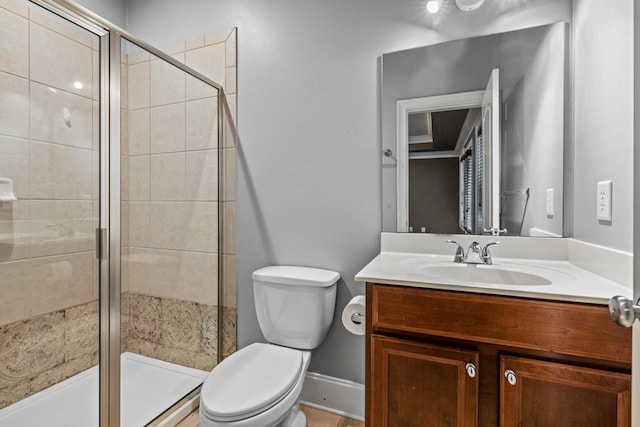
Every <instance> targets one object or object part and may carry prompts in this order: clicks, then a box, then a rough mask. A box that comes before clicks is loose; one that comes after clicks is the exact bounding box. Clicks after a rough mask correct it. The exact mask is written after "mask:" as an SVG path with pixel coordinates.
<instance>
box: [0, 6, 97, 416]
mask: <svg viewBox="0 0 640 427" xmlns="http://www.w3.org/2000/svg"><path fill="white" fill-rule="evenodd" d="M96 49H97V38H96V37H95V36H93V35H91V34H89V33H88V32H86V31H84V30H81V29H79V28H77V27H75V26H73V25H72V24H69V23H66V22H65V21H63V20H61V19H60V18H57V17H54V16H52V15H49V14H47V13H45V12H42V11H40V10H38V9H33V8H31V9H30V8H29V7H28V6H27V5H26V3H23V2H21V1H18V0H0V177H2V178H11V179H12V180H13V182H14V192H15V195H16V196H17V198H18V200H17V201H16V202H0V408H2V407H5V406H7V405H9V404H11V403H13V402H15V401H17V400H20V399H22V398H24V397H25V396H28V395H30V394H33V393H35V392H37V391H40V390H42V389H44V388H46V387H48V386H49V385H52V384H54V383H57V382H59V381H61V380H63V379H65V378H67V377H69V376H71V375H74V374H75V373H77V372H80V371H82V370H84V369H87V368H89V367H90V366H92V365H94V364H96V363H97V351H98V311H97V310H98V309H97V302H96V301H97V296H98V295H97V293H98V285H97V264H96V262H95V253H94V247H95V243H94V231H93V230H94V228H95V227H96V226H97V199H98V192H97V186H96V185H95V184H97V177H98V171H97V161H98V153H97V149H98V138H97V136H96V135H97V123H98V119H97V117H98V97H97V93H98V92H97V88H98V76H99V73H98V54H97V50H96ZM65 109H66V110H67V111H68V112H69V116H67V117H66V119H67V121H66V122H65V113H64V111H65Z"/></svg>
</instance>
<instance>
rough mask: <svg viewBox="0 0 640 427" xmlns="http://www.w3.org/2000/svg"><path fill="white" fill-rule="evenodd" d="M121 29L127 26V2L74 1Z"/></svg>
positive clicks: (112, 0)
mask: <svg viewBox="0 0 640 427" xmlns="http://www.w3.org/2000/svg"><path fill="white" fill-rule="evenodd" d="M74 1H75V2H76V3H77V4H79V5H80V6H84V7H86V8H87V9H89V10H90V11H92V12H94V13H97V14H98V15H100V16H101V17H103V18H105V19H106V20H108V21H110V22H112V23H114V24H116V25H117V26H119V27H121V28H125V29H126V26H127V0H74Z"/></svg>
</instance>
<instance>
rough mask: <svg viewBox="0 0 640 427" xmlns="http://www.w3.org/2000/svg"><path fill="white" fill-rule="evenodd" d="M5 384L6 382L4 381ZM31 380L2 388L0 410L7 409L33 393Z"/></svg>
mask: <svg viewBox="0 0 640 427" xmlns="http://www.w3.org/2000/svg"><path fill="white" fill-rule="evenodd" d="M3 383H4V381H3ZM30 390H31V383H30V381H29V380H24V381H20V382H17V383H12V384H11V385H8V386H7V387H5V388H0V409H2V408H6V407H7V406H9V405H11V404H12V403H15V402H18V401H20V400H22V399H24V398H25V397H27V396H29V394H30V393H31V391H30Z"/></svg>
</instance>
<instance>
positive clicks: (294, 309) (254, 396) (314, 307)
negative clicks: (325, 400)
mask: <svg viewBox="0 0 640 427" xmlns="http://www.w3.org/2000/svg"><path fill="white" fill-rule="evenodd" d="M252 277H253V288H254V301H255V306H256V314H257V317H258V323H259V325H260V329H261V330H262V333H263V335H264V336H265V337H266V339H267V341H269V343H268V344H264V343H254V344H251V345H249V346H247V347H244V348H243V349H241V350H239V351H237V352H236V353H234V354H232V355H231V356H229V357H228V358H226V359H225V360H224V361H222V362H221V363H220V364H219V365H218V366H216V367H215V368H214V369H213V370H212V371H211V373H210V374H209V375H208V376H207V378H206V380H205V381H204V384H203V385H202V390H201V393H200V425H201V426H202V427H305V426H306V425H307V422H306V419H305V416H304V414H303V413H302V411H300V408H299V401H300V394H301V392H302V386H303V384H304V378H305V375H306V373H307V369H308V367H309V363H310V361H311V353H310V352H309V351H308V350H311V349H314V348H316V347H317V346H318V345H319V344H320V343H321V342H322V340H323V339H324V337H325V336H326V334H327V332H328V330H329V327H330V326H331V323H332V320H333V314H334V309H335V297H336V283H337V281H338V279H339V278H340V274H339V273H337V272H334V271H330V270H322V269H316V268H309V267H293V266H271V267H264V268H261V269H259V270H257V271H255V272H254V273H253V275H252Z"/></svg>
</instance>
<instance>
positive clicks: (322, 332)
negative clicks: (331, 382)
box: [252, 265, 340, 350]
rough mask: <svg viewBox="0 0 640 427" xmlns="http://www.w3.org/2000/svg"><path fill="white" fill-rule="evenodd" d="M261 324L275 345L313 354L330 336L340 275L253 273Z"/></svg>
mask: <svg viewBox="0 0 640 427" xmlns="http://www.w3.org/2000/svg"><path fill="white" fill-rule="evenodd" d="M252 278H253V293H254V300H255V306H256V314H257V316H258V323H259V324H260V329H261V330H262V333H263V334H264V337H265V338H266V339H267V341H269V342H270V343H273V344H279V345H283V346H286V347H291V348H298V349H301V350H311V349H314V348H316V347H318V346H319V345H320V343H321V342H322V340H324V337H325V336H327V332H329V328H330V327H331V322H332V321H333V312H334V310H335V306H336V287H337V285H336V283H337V282H338V279H339V278H340V273H337V272H335V271H330V270H322V269H318V268H310V267H294V266H283V265H278V266H269V267H264V268H261V269H259V270H256V271H254V272H253V275H252Z"/></svg>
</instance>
